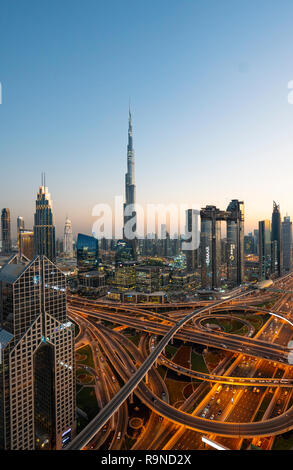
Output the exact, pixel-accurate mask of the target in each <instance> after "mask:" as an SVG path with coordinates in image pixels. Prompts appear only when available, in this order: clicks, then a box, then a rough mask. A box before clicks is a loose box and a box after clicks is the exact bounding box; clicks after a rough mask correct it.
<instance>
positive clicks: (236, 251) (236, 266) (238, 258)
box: [226, 199, 244, 287]
mask: <svg viewBox="0 0 293 470" xmlns="http://www.w3.org/2000/svg"><path fill="white" fill-rule="evenodd" d="M226 220H227V279H228V284H229V285H230V286H231V287H233V286H237V285H239V284H241V283H242V282H243V277H244V203H243V201H238V199H232V201H231V202H230V204H229V205H228V207H227V216H226Z"/></svg>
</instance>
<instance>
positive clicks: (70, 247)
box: [63, 217, 73, 258]
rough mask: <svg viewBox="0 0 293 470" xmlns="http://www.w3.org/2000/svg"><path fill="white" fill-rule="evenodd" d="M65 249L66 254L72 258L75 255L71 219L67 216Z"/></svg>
mask: <svg viewBox="0 0 293 470" xmlns="http://www.w3.org/2000/svg"><path fill="white" fill-rule="evenodd" d="M63 251H64V254H65V256H67V257H68V258H71V257H72V256H73V240H72V226H71V220H69V219H68V217H66V221H65V227H64V244H63Z"/></svg>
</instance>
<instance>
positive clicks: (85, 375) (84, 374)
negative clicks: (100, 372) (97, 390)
mask: <svg viewBox="0 0 293 470" xmlns="http://www.w3.org/2000/svg"><path fill="white" fill-rule="evenodd" d="M76 377H77V379H78V381H79V383H81V384H83V385H88V384H92V383H93V382H94V376H93V375H92V374H90V373H89V372H88V371H87V370H85V369H83V368H79V369H77V371H76Z"/></svg>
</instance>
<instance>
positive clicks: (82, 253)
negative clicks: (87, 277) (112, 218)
mask: <svg viewBox="0 0 293 470" xmlns="http://www.w3.org/2000/svg"><path fill="white" fill-rule="evenodd" d="M76 258H77V268H78V271H79V272H86V271H93V270H96V269H98V266H99V245H98V240H97V239H96V238H94V237H91V236H89V235H84V234H83V233H79V234H78V236H77V243H76Z"/></svg>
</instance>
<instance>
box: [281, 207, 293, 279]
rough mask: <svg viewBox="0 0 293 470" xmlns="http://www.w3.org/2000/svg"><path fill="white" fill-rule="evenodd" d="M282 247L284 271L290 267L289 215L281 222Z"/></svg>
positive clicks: (290, 224)
mask: <svg viewBox="0 0 293 470" xmlns="http://www.w3.org/2000/svg"><path fill="white" fill-rule="evenodd" d="M282 247H283V269H284V272H286V273H287V272H289V271H291V268H292V222H291V221H290V217H288V216H286V217H284V221H283V222H282Z"/></svg>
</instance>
